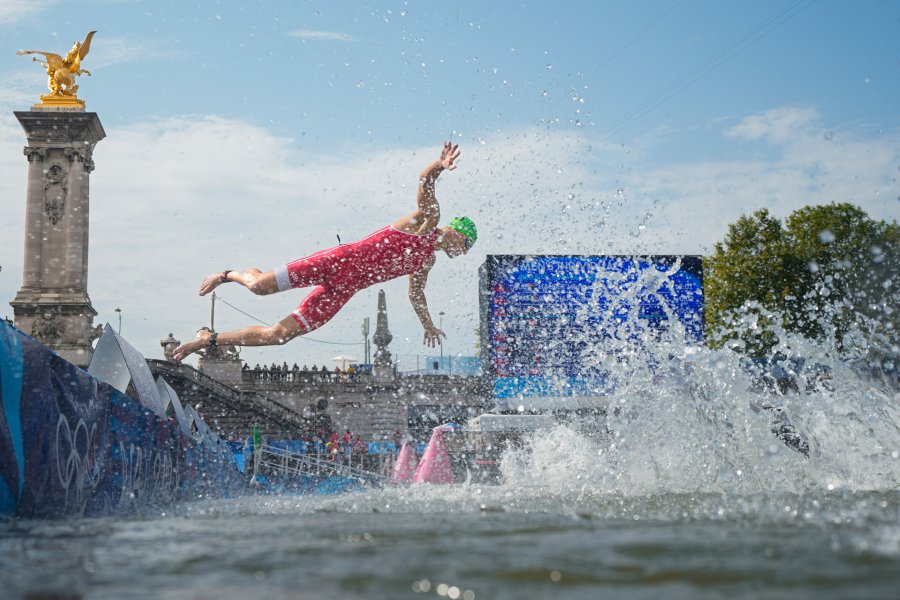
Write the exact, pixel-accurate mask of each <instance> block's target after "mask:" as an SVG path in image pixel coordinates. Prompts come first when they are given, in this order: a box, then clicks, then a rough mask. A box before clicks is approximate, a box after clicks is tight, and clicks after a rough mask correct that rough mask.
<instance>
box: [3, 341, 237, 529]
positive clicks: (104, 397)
mask: <svg viewBox="0 0 900 600" xmlns="http://www.w3.org/2000/svg"><path fill="white" fill-rule="evenodd" d="M0 393H2V398H0V400H2V410H0V515H7V516H13V515H17V516H26V517H62V516H67V515H87V516H92V515H104V514H109V513H110V512H126V511H127V512H132V511H134V510H136V509H139V508H142V507H147V506H157V505H164V504H166V503H169V502H172V501H174V500H178V499H188V498H197V497H205V496H221V495H232V494H235V493H237V492H239V491H240V490H241V489H243V486H244V480H243V476H242V475H241V473H240V472H239V471H238V470H237V468H236V466H235V461H234V459H233V458H232V456H231V455H230V453H228V452H223V449H222V447H221V446H220V445H217V444H209V443H200V442H198V441H195V440H194V439H192V438H191V437H189V436H185V435H183V434H182V433H181V430H180V428H179V425H178V423H177V422H176V421H175V420H174V419H169V418H160V417H159V416H158V415H157V414H156V413H155V412H154V411H153V410H152V409H151V408H148V407H144V406H141V405H140V404H139V403H138V402H137V401H135V400H133V399H131V398H129V397H128V396H126V395H124V394H122V393H121V392H119V391H117V390H116V389H114V388H113V387H112V386H110V385H108V384H106V383H103V382H101V381H98V380H97V379H95V378H94V377H92V376H91V375H89V374H88V373H87V372H86V371H83V370H81V369H79V368H78V367H76V366H75V365H73V364H71V363H69V362H67V361H65V360H64V359H62V358H61V357H60V356H58V355H57V354H55V353H53V352H52V351H50V350H49V349H48V348H46V347H45V346H43V345H42V344H40V343H39V342H37V341H36V340H34V339H32V338H30V337H28V336H27V335H25V334H23V333H22V332H20V331H18V330H16V329H14V328H12V327H10V326H9V325H7V324H5V323H4V324H2V325H0Z"/></svg>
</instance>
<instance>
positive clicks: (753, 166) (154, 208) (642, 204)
mask: <svg viewBox="0 0 900 600" xmlns="http://www.w3.org/2000/svg"><path fill="white" fill-rule="evenodd" d="M763 121H765V119H763V118H761V117H760V118H756V117H749V118H748V119H745V121H744V122H743V123H742V124H741V125H739V126H738V127H742V126H744V127H745V130H746V131H748V132H749V131H751V130H752V132H753V135H768V134H765V133H762V134H760V133H759V132H762V131H763V130H764V129H765V127H763V126H762V125H761V123H762V122H763ZM788 121H790V122H792V123H793V124H794V125H793V134H792V135H788V136H781V137H777V140H778V141H773V143H774V144H776V145H777V152H774V153H773V154H772V155H771V157H770V158H767V159H765V160H763V159H758V158H757V159H755V160H753V161H735V160H730V161H725V160H715V159H709V160H706V161H699V162H692V163H680V164H679V163H668V164H648V162H647V159H646V158H645V157H644V156H645V155H644V154H643V153H641V152H632V153H628V152H627V151H625V150H623V148H622V147H620V146H619V145H607V144H604V143H599V142H598V141H597V140H592V139H590V138H589V137H587V136H586V135H584V134H582V133H580V132H572V131H548V130H544V129H537V128H529V129H522V130H519V131H515V132H512V131H511V132H507V133H506V134H505V135H497V136H495V137H492V138H486V139H484V140H469V141H467V140H462V144H461V148H462V151H463V154H462V158H461V160H460V167H459V169H458V170H456V171H454V172H452V173H446V174H445V175H443V176H442V177H441V180H440V181H439V184H438V198H439V199H440V200H441V204H442V208H443V213H444V214H443V216H444V220H445V221H446V220H449V218H451V217H452V216H454V215H457V214H468V215H470V216H471V217H472V218H473V219H475V221H476V223H477V224H478V227H479V232H480V236H479V242H478V244H477V245H476V246H475V248H474V249H473V250H472V252H471V253H470V254H469V255H468V256H466V257H461V258H458V259H456V260H452V261H450V260H447V259H446V258H445V257H439V259H438V263H437V265H436V267H435V269H434V271H433V274H432V276H431V278H430V279H429V285H428V297H429V303H430V307H431V311H432V314H433V315H434V316H435V317H436V316H437V313H438V312H439V311H444V312H445V313H446V314H445V316H444V326H445V329H446V330H447V333H448V337H449V339H448V343H447V346H446V347H445V350H446V351H447V352H448V353H454V354H455V353H462V354H471V352H472V342H473V335H472V332H473V330H474V328H475V327H477V324H478V299H477V268H478V266H479V265H480V264H481V263H482V262H483V260H484V257H485V255H486V254H518V253H547V254H570V253H572V254H575V253H584V254H620V253H624V254H627V253H641V254H645V253H702V252H703V249H704V247H711V246H712V244H713V243H714V242H715V241H717V240H719V239H721V238H722V237H723V235H724V233H725V231H726V228H727V225H728V223H730V222H733V221H734V220H735V219H736V218H737V217H738V216H739V215H741V214H745V213H749V212H752V211H753V210H755V209H756V208H759V207H763V206H765V207H768V208H770V209H772V210H773V212H775V213H776V214H777V215H779V216H786V215H787V214H789V213H790V212H791V211H792V210H794V209H796V208H799V207H801V206H804V205H807V204H816V203H828V202H831V201H837V202H844V201H847V202H854V203H856V204H859V205H860V206H862V207H863V208H864V209H865V210H866V211H867V212H869V214H870V215H871V216H872V217H875V218H888V219H890V218H897V216H898V209H897V201H896V198H897V196H898V192H900V189H898V184H897V182H896V181H895V175H896V170H897V164H896V163H897V154H896V148H897V147H898V146H900V144H898V137H900V136H898V132H896V131H894V132H890V133H886V134H884V135H883V136H882V137H880V138H875V139H864V138H861V137H858V136H855V135H854V134H853V132H849V131H836V132H835V134H834V135H833V136H832V137H831V138H830V139H825V138H823V137H822V135H821V128H820V127H819V126H817V125H816V124H815V121H814V120H813V119H807V120H806V121H803V120H802V119H800V118H794V119H769V120H768V121H766V122H768V123H770V127H771V128H773V129H774V130H775V131H784V130H785V129H786V126H785V125H784V123H785V122H788ZM749 124H752V125H753V126H752V127H750V125H749ZM107 132H108V135H109V137H108V138H107V139H105V140H103V141H101V142H100V144H99V145H98V146H97V149H96V152H95V161H96V165H97V170H96V171H95V172H94V173H93V175H92V178H91V219H92V222H91V255H90V261H91V276H90V286H89V291H90V294H91V298H92V300H93V303H94V305H95V308H97V309H98V310H99V311H100V313H101V314H100V317H99V319H106V320H109V321H114V317H115V313H114V312H113V311H114V309H115V308H116V307H121V308H122V310H123V323H124V324H123V333H124V334H125V336H126V337H127V338H128V339H129V340H131V341H132V343H133V344H135V345H136V346H137V347H138V348H139V349H141V350H142V351H143V352H144V353H145V354H147V355H148V356H160V355H161V350H160V349H159V345H158V340H160V339H162V338H164V337H165V336H166V334H167V333H168V332H170V331H171V332H173V333H174V334H175V335H176V337H180V338H181V339H185V338H187V337H189V336H190V335H192V332H193V331H196V329H197V328H198V327H199V326H201V325H204V324H207V323H208V315H209V301H208V299H201V298H199V297H198V296H197V295H196V289H197V286H198V284H199V282H200V279H201V278H202V277H203V276H205V275H207V274H209V273H212V272H216V271H220V270H222V269H225V268H237V269H240V268H247V267H259V268H261V269H271V268H274V267H276V266H278V265H279V264H281V263H283V262H286V261H288V260H290V259H293V258H297V257H299V256H302V255H305V254H307V253H310V252H313V251H316V250H319V249H322V248H325V247H328V246H331V245H334V244H335V243H336V237H335V236H336V235H338V234H339V235H340V236H341V240H342V241H344V242H349V241H353V240H356V239H359V238H361V237H363V236H365V235H366V234H368V233H369V232H371V231H373V230H374V229H376V228H378V227H381V226H383V225H384V224H386V223H389V222H391V221H393V220H395V219H397V218H398V217H400V216H402V215H403V214H406V213H407V212H409V211H411V210H412V209H413V208H414V204H415V187H416V181H417V175H418V173H419V171H420V170H421V169H422V167H423V166H425V165H426V164H427V163H428V162H430V161H431V160H433V159H434V158H435V157H436V155H437V152H438V150H439V148H440V142H441V140H437V141H436V144H435V145H434V146H433V147H427V148H411V147H399V148H385V149H381V150H374V151H372V150H370V151H358V150H354V151H349V152H347V153H346V154H334V155H322V154H320V153H314V152H312V151H309V150H306V149H303V148H301V147H300V146H299V145H298V144H297V142H296V141H295V140H291V139H288V138H284V137H278V136H276V135H274V134H273V133H272V132H270V131H268V130H266V129H264V128H261V127H258V126H255V125H251V124H248V123H245V122H241V121H235V120H229V119H223V118H219V117H215V116H193V117H190V116H185V117H179V118H171V119H164V120H156V121H147V122H143V123H138V124H135V125H132V126H128V127H109V126H108V127H107ZM731 135H732V137H730V138H728V139H730V140H732V143H735V144H742V143H745V142H744V140H745V139H747V136H748V135H749V133H745V134H742V135H740V136H736V135H734V128H733V129H732V130H731ZM772 139H773V140H776V137H774V136H773V137H772ZM23 145H24V136H23V135H22V131H21V129H20V128H19V126H18V124H17V123H15V121H14V120H13V119H12V118H11V117H8V118H0V198H4V200H3V203H4V204H3V214H4V219H3V220H2V221H0V239H3V240H4V241H3V243H2V247H0V250H2V255H0V264H2V265H3V271H2V272H0V296H2V297H5V298H8V299H12V297H13V296H14V295H15V291H16V289H17V288H18V286H19V285H20V282H21V266H20V265H21V246H22V242H21V240H22V235H23V234H22V227H23V225H22V223H23V204H24V202H23V199H24V191H25V173H26V169H27V162H26V161H25V159H24V157H22V156H21V152H22V151H21V147H22V146H23ZM754 156H757V154H754ZM381 287H383V288H384V289H385V290H386V291H387V294H388V312H389V318H390V326H391V330H392V332H393V334H394V342H393V343H392V344H391V347H390V350H391V351H392V352H393V353H394V355H395V356H397V355H400V357H401V358H402V359H403V360H404V362H405V366H406V367H410V366H414V364H415V359H414V358H412V357H411V356H412V355H414V354H417V353H418V354H421V355H426V354H432V355H433V354H435V351H433V350H428V349H426V348H424V347H423V346H422V345H421V335H422V334H421V327H420V326H419V324H418V321H417V319H416V317H415V315H414V314H413V311H412V309H411V308H410V306H409V302H408V300H407V298H406V282H404V281H400V280H397V281H393V282H389V283H387V284H385V285H383V286H376V287H374V288H370V289H369V290H364V291H363V292H360V293H359V294H358V295H357V296H356V297H355V298H354V299H353V300H351V301H350V303H349V304H348V306H347V307H346V308H345V309H344V310H343V311H342V312H341V313H340V314H339V315H338V316H337V317H336V318H335V319H334V320H333V321H332V322H331V323H329V324H328V325H327V326H326V327H324V328H323V329H321V330H319V331H317V332H315V333H314V334H313V335H312V336H311V337H314V338H320V339H325V340H330V341H348V342H355V341H361V333H360V326H361V323H362V319H363V317H365V316H369V317H372V318H373V319H374V316H375V307H376V298H377V291H378V289H379V288H381ZM219 292H220V293H221V295H222V296H223V298H225V299H226V300H227V301H228V302H230V303H232V304H235V305H236V306H238V307H240V308H242V309H243V310H245V311H246V312H249V313H250V314H253V315H255V316H258V317H259V318H261V319H263V320H265V321H268V322H274V321H276V320H278V319H280V318H282V317H284V316H285V315H286V314H288V312H290V310H292V309H293V308H294V307H295V306H296V304H297V303H299V302H300V300H301V299H302V297H303V291H294V292H288V293H284V294H278V295H275V296H269V297H255V296H253V295H252V294H250V293H249V292H248V291H247V290H244V289H242V288H240V287H239V286H235V285H231V286H225V287H222V288H220V289H219ZM248 324H253V323H252V321H251V320H250V319H249V318H247V317H246V316H244V315H242V314H240V313H237V312H236V311H234V310H232V309H231V308H228V307H226V306H221V305H220V307H219V308H218V309H217V314H216V325H217V329H219V330H225V329H231V328H236V327H240V326H245V325H248ZM340 352H347V353H351V354H354V353H355V354H360V353H361V350H360V348H359V347H358V346H325V345H319V344H315V343H313V342H310V341H308V340H307V341H303V340H296V341H294V342H292V343H291V344H289V345H287V346H284V347H276V348H269V349H245V350H244V357H245V358H246V359H247V360H248V361H250V362H251V363H254V364H255V363H256V362H271V361H273V360H277V361H278V362H281V361H282V360H285V361H287V362H289V363H293V362H294V361H297V362H299V363H300V364H303V363H304V362H305V363H309V364H312V363H314V362H315V363H316V364H321V362H322V361H323V359H327V358H328V357H330V356H333V355H336V354H338V353H340Z"/></svg>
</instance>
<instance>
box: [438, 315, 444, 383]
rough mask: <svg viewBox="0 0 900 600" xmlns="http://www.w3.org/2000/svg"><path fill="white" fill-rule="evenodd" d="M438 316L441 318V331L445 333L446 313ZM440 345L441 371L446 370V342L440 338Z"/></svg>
mask: <svg viewBox="0 0 900 600" xmlns="http://www.w3.org/2000/svg"><path fill="white" fill-rule="evenodd" d="M438 316H439V317H440V318H441V325H440V330H441V331H444V311H441V312H439V313H438ZM438 345H439V346H440V347H441V370H442V371H443V370H444V340H443V339H441V338H440V337H439V338H438Z"/></svg>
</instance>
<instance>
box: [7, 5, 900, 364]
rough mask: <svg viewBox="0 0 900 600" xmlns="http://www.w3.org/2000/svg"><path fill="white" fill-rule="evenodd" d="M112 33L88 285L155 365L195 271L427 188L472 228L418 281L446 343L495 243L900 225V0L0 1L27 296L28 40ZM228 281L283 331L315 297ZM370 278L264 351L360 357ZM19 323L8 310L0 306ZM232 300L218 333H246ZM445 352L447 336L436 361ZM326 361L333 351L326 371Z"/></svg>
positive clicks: (467, 350) (14, 271) (32, 78)
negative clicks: (450, 156)
mask: <svg viewBox="0 0 900 600" xmlns="http://www.w3.org/2000/svg"><path fill="white" fill-rule="evenodd" d="M91 29H96V30H98V33H97V35H96V36H95V38H94V42H93V45H92V48H91V52H90V54H89V55H88V57H87V58H86V60H85V62H84V66H85V68H87V69H89V70H91V71H92V73H93V76H92V77H90V78H88V77H83V78H81V79H80V81H79V84H80V86H81V90H80V93H79V95H80V96H81V97H82V98H84V99H86V101H87V103H88V110H91V111H96V112H97V113H98V115H99V116H100V119H101V120H102V122H103V125H104V127H105V129H106V132H107V136H108V137H107V138H106V139H105V140H103V141H102V142H100V144H99V145H98V146H97V149H96V152H95V161H96V164H97V169H96V171H94V173H93V174H92V179H91V218H92V223H91V236H92V237H91V255H90V261H91V278H90V282H89V293H90V294H91V298H92V301H93V303H94V306H95V308H97V310H98V311H99V312H100V316H99V317H98V319H99V320H101V321H102V320H108V321H110V322H115V317H116V313H115V312H114V309H115V308H116V307H120V308H121V309H122V311H123V323H124V325H123V334H125V336H126V337H127V338H128V339H129V340H131V341H132V343H133V344H135V345H136V346H137V347H138V348H139V349H140V350H142V351H143V352H144V353H145V354H146V355H147V356H159V355H161V350H160V348H159V346H158V340H160V339H162V338H163V337H165V335H166V334H167V333H168V332H170V331H172V332H173V333H174V334H175V335H176V337H179V338H181V339H186V338H187V337H189V336H190V335H192V332H193V331H195V330H196V329H197V327H199V326H200V325H203V324H205V323H206V322H207V321H208V311H209V303H208V300H203V299H200V298H198V297H197V296H196V293H195V290H196V287H197V285H198V284H199V281H200V279H201V278H202V277H203V276H204V275H206V274H207V273H209V272H213V271H216V270H221V269H223V268H244V267H249V266H257V267H260V268H263V269H269V268H274V267H275V266H277V265H278V264H280V263H283V262H285V261H287V260H290V259H292V258H296V257H299V256H302V255H304V254H307V253H310V252H313V251H315V250H318V249H320V248H322V247H325V246H329V245H333V244H334V243H335V242H336V237H335V236H336V235H340V236H341V239H342V240H344V241H349V240H353V239H358V238H360V237H363V236H364V235H366V234H367V233H369V232H370V231H372V230H374V229H377V228H378V227H380V226H382V225H384V224H385V223H388V222H390V221H392V220H394V219H396V218H397V217H399V216H402V215H403V214H405V213H407V212H409V211H410V210H412V208H413V206H414V190H415V185H416V175H417V173H418V171H419V170H420V169H421V168H422V166H424V165H425V164H427V163H428V162H429V161H430V160H432V159H433V157H434V156H435V154H436V152H437V151H438V150H439V148H440V145H441V142H442V141H443V140H444V139H448V138H452V139H453V140H454V141H457V142H458V143H459V144H460V146H461V148H462V151H463V155H462V159H461V162H460V168H459V169H458V170H457V171H455V172H453V173H448V174H446V175H445V176H444V177H443V178H442V181H441V182H440V184H439V187H438V197H439V199H440V200H441V202H442V207H443V212H444V215H445V216H447V217H449V216H452V215H453V214H458V213H467V214H470V215H471V216H472V217H473V218H475V220H476V222H478V223H479V225H480V230H481V239H480V240H479V244H478V246H476V248H475V249H474V250H473V252H472V253H470V255H469V256H468V257H465V258H462V259H457V260H454V261H452V262H451V261H449V260H446V259H443V260H442V259H439V261H438V264H437V266H436V267H435V270H434V271H433V275H432V277H431V278H430V282H429V289H428V290H427V291H428V295H429V303H430V306H431V309H432V313H433V315H435V318H437V313H438V312H439V311H443V312H445V317H444V325H445V329H446V330H447V333H448V340H447V344H446V346H445V351H446V352H448V353H451V354H464V355H465V354H471V353H472V351H473V344H474V335H473V331H474V329H475V327H477V313H478V311H477V294H476V291H477V283H476V281H477V277H476V274H477V267H478V265H480V264H481V262H482V261H483V258H484V255H485V254H487V253H493V254H507V253H525V252H541V253H590V254H602V253H692V254H702V253H705V252H707V251H708V249H709V248H710V247H711V246H712V245H713V244H714V243H715V242H716V241H717V240H720V239H721V238H722V237H723V235H724V233H725V231H726V228H727V225H728V223H730V222H732V221H734V220H735V219H736V218H737V217H739V216H740V215H741V214H746V213H749V212H752V211H754V210H756V209H758V208H762V207H766V208H769V209H770V210H771V211H772V212H773V213H775V214H776V215H777V216H781V217H784V216H786V215H787V214H789V213H790V212H791V211H792V210H795V209H796V208H799V207H801V206H804V205H807V204H821V203H829V202H832V201H835V202H853V203H856V204H858V205H860V206H861V207H862V208H863V209H864V210H866V211H867V212H868V213H869V214H870V215H871V216H872V217H875V218H879V219H887V220H892V219H897V217H898V215H900V185H898V183H897V176H898V172H900V171H898V167H900V156H898V153H900V108H898V107H900V4H898V3H897V2H895V1H867V2H861V3H851V2H836V1H826V0H819V1H817V2H812V1H809V0H782V1H762V2H752V3H751V2H740V3H739V2H728V3H725V2H712V1H699V0H681V1H676V0H671V1H661V2H625V1H615V2H613V1H609V2H566V3H555V4H552V5H551V3H548V2H492V3H479V2H454V3H452V4H445V3H426V2H374V3H365V4H363V3H356V2H315V1H311V2H218V3H217V2H196V3H183V2H174V1H173V2H164V1H160V2H130V1H122V0H97V1H91V0H85V1H83V2H80V3H79V4H78V9H77V10H73V9H72V8H71V6H69V5H66V4H64V3H61V2H52V1H39V0H35V1H32V2H27V3H25V2H17V1H16V2H13V1H8V0H0V39H2V40H3V41H2V43H0V48H2V49H3V51H2V52H0V78H2V80H3V85H2V86H0V108H2V111H0V202H2V208H3V218H2V221H0V240H2V242H0V265H2V267H3V269H2V271H0V297H2V298H4V299H5V300H4V301H8V300H11V299H12V298H13V297H14V296H15V293H16V290H17V289H18V288H19V286H20V285H21V262H22V257H21V253H22V239H23V229H24V226H23V223H24V216H23V215H24V192H25V173H26V169H27V163H26V161H25V159H24V157H23V156H22V154H21V152H22V151H21V147H22V146H23V145H24V136H23V135H22V131H21V128H20V127H19V125H18V123H17V122H16V121H15V119H14V117H13V115H12V111H13V110H25V109H27V108H28V107H29V106H30V105H31V104H32V103H33V102H34V101H36V100H37V98H38V96H39V95H40V94H41V93H43V91H44V86H45V84H46V78H45V77H44V76H43V73H42V71H41V69H40V68H39V67H38V66H37V65H35V64H33V63H31V62H30V60H29V59H28V57H17V56H15V53H16V51H18V50H21V49H37V50H49V51H54V52H58V53H63V52H64V51H66V50H68V48H69V47H71V44H72V42H73V41H74V40H76V39H82V38H83V37H84V35H85V33H86V32H87V31H88V30H91ZM384 289H385V290H386V292H387V293H388V305H389V313H390V317H391V328H392V330H393V331H394V342H393V344H392V346H391V350H392V351H393V352H394V354H395V355H397V356H398V357H399V358H400V360H401V366H402V367H404V368H410V367H411V366H414V365H415V358H414V357H415V355H416V354H421V355H423V356H424V355H425V354H428V353H429V352H427V351H426V349H424V348H423V347H422V345H421V328H420V326H419V324H418V322H417V320H416V318H415V316H414V314H413V312H412V310H411V308H410V307H409V303H408V301H407V299H406V294H405V282H399V281H398V282H392V283H390V284H387V285H385V286H384ZM221 294H222V296H223V297H224V298H225V299H226V300H227V301H228V302H230V303H232V304H234V305H235V306H238V307H240V308H242V309H243V310H244V311H246V312H249V313H251V314H253V315H254V316H257V317H259V318H260V319H262V320H265V321H268V322H272V321H275V320H278V319H280V318H282V317H283V316H284V315H286V314H287V313H288V312H289V311H290V310H291V309H292V308H293V307H294V306H295V305H296V304H297V303H298V302H299V301H300V299H301V298H302V293H301V292H291V293H288V294H281V295H279V296H277V297H269V298H255V297H253V296H252V295H250V294H249V292H247V291H246V290H242V289H238V288H236V287H234V286H232V287H227V288H221ZM376 295H377V288H376V289H372V290H367V291H365V292H362V293H360V294H358V295H357V297H356V298H354V299H353V300H352V301H351V302H350V304H349V305H348V306H347V307H346V308H345V310H344V311H343V312H342V313H341V315H339V316H338V317H337V318H336V319H335V320H334V321H332V323H330V324H329V325H328V326H326V327H325V328H323V329H321V330H319V331H317V332H315V334H313V335H312V336H311V337H313V338H316V339H317V340H320V341H328V342H333V343H334V344H323V343H318V342H312V341H308V340H297V341H294V342H292V343H291V344H289V345H287V346H284V347H278V348H270V349H246V350H245V351H244V354H243V355H244V357H245V358H246V359H247V360H248V361H250V362H251V363H255V362H262V361H272V360H278V361H279V362H280V361H282V360H286V361H288V362H289V363H292V362H294V361H297V362H299V363H300V364H303V363H310V364H311V363H317V364H321V363H322V362H323V361H326V360H327V359H328V358H330V357H331V356H334V355H336V354H339V353H350V354H357V355H359V354H360V352H361V350H360V348H359V346H354V345H351V344H349V343H346V344H344V342H358V341H360V337H361V334H360V323H361V321H362V318H363V317H364V316H372V317H374V309H375V302H376ZM0 313H4V314H7V313H9V314H11V309H7V311H5V312H4V311H0ZM248 323H249V320H248V318H247V317H245V316H244V315H242V314H240V313H238V312H236V311H234V310H232V309H230V308H228V307H222V308H221V310H217V329H220V330H221V329H225V328H231V327H238V326H242V325H244V324H248ZM432 354H433V352H432ZM332 364H333V363H332Z"/></svg>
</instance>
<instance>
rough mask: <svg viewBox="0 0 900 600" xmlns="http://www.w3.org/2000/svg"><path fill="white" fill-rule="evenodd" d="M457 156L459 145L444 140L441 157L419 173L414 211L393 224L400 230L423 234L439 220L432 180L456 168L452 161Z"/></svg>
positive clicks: (438, 209) (439, 208)
mask: <svg viewBox="0 0 900 600" xmlns="http://www.w3.org/2000/svg"><path fill="white" fill-rule="evenodd" d="M458 157H459V146H458V145H453V144H451V143H450V142H444V147H443V148H442V149H441V157H440V158H439V159H438V160H436V161H434V162H433V163H431V164H430V165H428V166H427V167H425V169H424V170H423V171H422V172H421V173H420V174H419V187H418V191H417V193H416V211H415V212H413V213H412V214H409V215H407V216H405V217H403V218H402V219H399V220H398V221H396V222H395V223H394V224H393V225H394V227H395V228H397V229H399V230H400V231H405V232H407V233H415V234H419V235H424V234H426V233H430V232H431V231H432V230H433V229H434V228H435V227H437V226H438V224H439V223H440V221H441V207H440V205H439V204H438V201H437V198H436V197H435V195H434V182H435V181H437V178H438V177H439V176H440V174H441V173H442V172H443V171H444V170H445V169H446V170H448V171H452V170H453V169H455V168H456V165H455V164H454V161H455V160H456V159H457V158H458Z"/></svg>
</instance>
